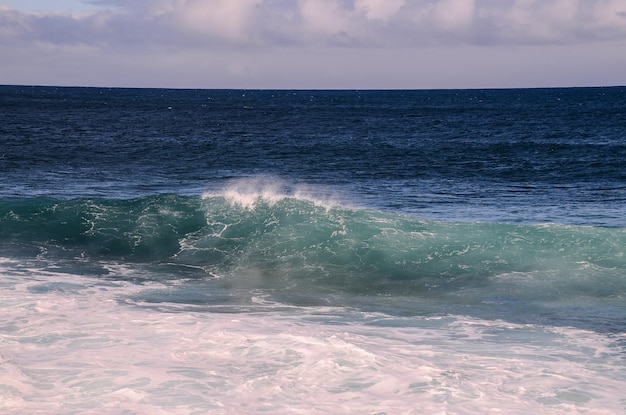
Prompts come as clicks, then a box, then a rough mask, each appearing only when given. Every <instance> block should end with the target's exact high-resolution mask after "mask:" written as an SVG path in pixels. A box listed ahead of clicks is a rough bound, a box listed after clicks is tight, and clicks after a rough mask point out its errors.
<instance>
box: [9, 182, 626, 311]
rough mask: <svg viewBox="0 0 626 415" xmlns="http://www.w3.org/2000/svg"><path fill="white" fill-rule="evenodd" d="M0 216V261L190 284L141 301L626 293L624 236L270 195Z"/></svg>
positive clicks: (55, 207) (45, 204) (32, 207)
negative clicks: (250, 295) (123, 272)
mask: <svg viewBox="0 0 626 415" xmlns="http://www.w3.org/2000/svg"><path fill="white" fill-rule="evenodd" d="M0 203H1V204H0V218H1V219H0V243H1V244H2V248H3V250H4V251H5V252H11V253H12V254H13V255H21V256H23V257H28V256H30V257H36V258H37V259H38V260H44V261H49V262H50V263H52V264H56V265H54V266H56V267H63V269H64V271H65V272H67V269H68V268H70V269H71V268H72V267H75V269H76V270H77V271H76V272H77V273H85V272H87V273H95V274H100V276H102V274H104V275H108V276H109V277H115V276H112V275H110V272H109V271H106V270H105V267H103V268H102V270H101V272H96V271H93V269H92V270H87V271H85V269H84V267H82V265H81V264H84V263H89V264H92V267H93V264H94V263H102V264H104V263H122V264H136V265H137V266H142V267H144V268H145V269H149V272H146V273H145V274H142V275H143V276H142V278H144V279H148V280H153V279H154V280H160V281H164V280H170V281H171V280H180V281H183V280H184V281H187V282H188V283H187V285H185V284H183V286H185V287H187V288H186V289H187V290H189V289H190V288H189V287H190V285H189V284H190V283H189V281H194V284H196V285H193V287H195V288H193V289H192V291H193V290H195V291H196V292H195V293H193V295H191V297H188V298H185V295H181V296H179V297H175V298H174V297H168V298H165V297H162V296H161V297H159V296H156V297H152V298H151V299H150V298H146V299H145V300H147V301H155V302H163V301H172V298H174V301H179V302H188V303H203V302H207V301H214V300H215V299H214V298H213V297H211V295H212V294H214V290H216V287H221V288H224V287H228V288H229V289H232V288H237V287H243V288H245V289H246V290H247V291H250V289H252V290H255V289H256V290H264V292H266V293H274V298H275V299H276V298H278V297H280V301H282V302H298V301H322V300H321V299H322V298H324V301H330V300H329V298H333V297H332V295H329V294H336V295H338V296H340V297H341V298H342V301H345V298H346V296H351V297H352V298H355V297H358V296H366V297H370V298H372V297H385V296H386V295H392V298H393V301H396V305H399V304H400V303H401V301H402V300H399V299H398V297H399V296H400V297H402V296H403V298H405V300H406V301H407V304H409V303H411V302H413V300H411V298H415V297H419V298H421V299H422V300H421V302H420V306H424V304H425V303H427V302H429V301H436V302H437V304H438V306H441V304H442V302H449V303H450V304H452V305H457V306H458V305H460V306H467V305H472V304H502V303H506V304H509V305H515V304H516V303H519V302H520V301H521V302H524V303H525V304H526V303H528V302H529V301H530V302H533V301H535V300H541V301H542V303H543V304H545V303H546V302H548V303H549V302H559V301H563V299H568V300H572V301H578V299H580V298H595V299H607V300H608V301H612V300H615V301H617V300H618V299H619V298H621V297H622V296H623V295H624V293H626V280H625V279H624V275H625V271H626V258H624V251H623V247H624V246H626V232H624V230H623V229H614V228H592V227H576V226H562V225H514V224H498V223H463V222H450V223H448V222H434V221H426V220H421V219H419V218H416V217H412V216H408V215H399V214H390V213H384V212H380V211H376V210H370V209H361V208H354V207H346V206H343V205H339V204H334V203H332V202H329V201H327V200H322V199H316V198H315V197H309V196H307V195H305V194H300V193H298V192H291V193H280V192H277V191H275V190H274V189H269V190H263V191H255V192H251V191H247V190H245V189H244V190H242V189H240V188H239V189H238V188H234V189H228V190H225V191H222V192H218V193H211V194H205V195H203V196H202V197H186V196H174V195H159V196H149V197H143V198H138V199H133V200H107V199H80V200H69V201H58V200H51V199H14V200H3V201H2V202H0ZM146 267H147V268H146ZM134 275H135V277H136V276H137V275H138V274H136V273H135V274H134ZM198 281H204V282H207V281H209V282H212V283H213V284H216V285H197V284H198ZM203 291H204V292H203ZM170 293H171V291H170ZM187 294H191V293H189V292H188V293H187ZM322 294H323V295H322ZM205 296H208V297H205ZM304 297H306V298H307V299H306V300H303V298H304ZM209 298H210V299H209ZM315 299H317V300H315ZM414 305H415V304H413V306H409V308H411V309H412V310H413V311H415V309H414ZM605 305H606V304H605ZM505 308H506V307H505Z"/></svg>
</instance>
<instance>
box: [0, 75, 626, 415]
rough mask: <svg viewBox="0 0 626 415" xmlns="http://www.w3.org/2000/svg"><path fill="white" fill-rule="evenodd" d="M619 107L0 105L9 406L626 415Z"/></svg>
mask: <svg viewBox="0 0 626 415" xmlns="http://www.w3.org/2000/svg"><path fill="white" fill-rule="evenodd" d="M624 160H626V88H625V87H611V88H609V87H607V88H562V89H508V90H506V89H503V90H422V91H369V90H368V91H301V90H293V91H292V90H275V91H271V90H169V89H121V88H79V87H76V88H69V87H58V88H57V87H29V86H0V172H1V174H2V178H3V180H2V182H1V183H0V412H1V413H3V414H7V415H12V414H120V415H121V414H124V415H127V414H151V415H158V414H238V415H240V414H257V413H275V414H372V415H373V414H379V415H380V414H389V415H398V414H429V415H432V414H486V413H506V414H522V413H530V412H535V413H541V414H618V413H626V394H625V393H624V390H625V388H626V349H625V348H626V257H625V252H626V163H625V162H624Z"/></svg>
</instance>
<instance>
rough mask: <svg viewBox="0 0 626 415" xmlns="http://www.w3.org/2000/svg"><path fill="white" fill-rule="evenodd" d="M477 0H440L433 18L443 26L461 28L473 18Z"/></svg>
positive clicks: (445, 27) (453, 29)
mask: <svg viewBox="0 0 626 415" xmlns="http://www.w3.org/2000/svg"><path fill="white" fill-rule="evenodd" d="M474 8H475V0H439V1H438V2H437V3H436V4H435V6H434V8H433V12H432V16H433V19H434V20H435V22H436V23H437V24H438V25H440V26H441V27H442V28H444V29H447V30H452V31H456V30H460V29H463V28H465V27H466V26H468V25H469V24H470V23H471V22H472V19H473V16H474Z"/></svg>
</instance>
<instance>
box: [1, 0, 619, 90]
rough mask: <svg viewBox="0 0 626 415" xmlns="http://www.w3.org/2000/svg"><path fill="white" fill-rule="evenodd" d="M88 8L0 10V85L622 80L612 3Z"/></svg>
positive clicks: (424, 0) (313, 2)
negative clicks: (75, 9) (67, 9)
mask: <svg viewBox="0 0 626 415" xmlns="http://www.w3.org/2000/svg"><path fill="white" fill-rule="evenodd" d="M1 1H2V0H0V2H1ZM85 1H87V0H85ZM88 2H89V3H92V4H94V5H96V6H98V7H95V8H93V9H90V10H88V11H83V12H81V13H59V12H56V13H43V12H38V13H34V12H23V11H18V10H15V9H11V8H9V7H6V6H1V5H0V56H2V59H0V83H23V84H32V83H44V84H54V85H116V86H171V87H194V86H200V87H238V88H239V87H243V88H246V87H256V88H258V87H272V86H273V87H302V88H313V87H322V88H323V87H328V88H337V87H343V88H358V87H379V88H400V87H408V88H432V87H484V86H489V87H504V86H507V82H509V84H508V85H513V86H519V85H527V86H549V85H591V84H604V85H606V84H624V83H625V82H626V78H624V76H625V75H624V70H623V68H624V67H625V65H626V56H625V55H624V54H623V50H624V47H626V2H625V1H624V0H90V1H88ZM595 79H598V80H597V81H595ZM507 80H509V81H507Z"/></svg>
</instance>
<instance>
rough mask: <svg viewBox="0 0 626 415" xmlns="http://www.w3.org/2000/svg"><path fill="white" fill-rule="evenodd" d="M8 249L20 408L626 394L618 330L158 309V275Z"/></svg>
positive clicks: (5, 283)
mask: <svg viewBox="0 0 626 415" xmlns="http://www.w3.org/2000/svg"><path fill="white" fill-rule="evenodd" d="M1 264H2V267H1V268H2V269H1V270H0V286H2V288H3V289H2V290H1V291H0V308H1V310H0V311H1V316H2V317H0V322H1V324H0V343H1V348H0V350H1V352H0V354H1V357H0V412H2V413H3V414H7V415H12V414H15V415H17V414H24V413H29V414H84V413H90V414H128V413H137V414H139V413H142V414H143V413H150V414H205V413H214V414H251V413H258V412H268V411H269V412H271V413H289V414H327V413H333V414H353V413H380V414H383V413H386V414H444V413H449V414H452V413H477V414H478V413H486V412H488V411H490V410H491V411H493V412H501V413H521V412H536V413H542V414H561V413H568V414H583V413H594V414H615V413H621V412H623V411H624V410H626V402H625V401H624V399H623V394H622V392H623V385H624V382H625V381H626V371H625V370H624V369H625V361H624V357H625V355H624V354H623V351H622V350H621V349H620V348H619V347H618V345H617V344H616V342H617V341H619V340H620V337H619V336H618V337H615V336H607V335H602V334H598V333H596V332H593V331H586V330H581V329H574V328H569V327H558V328H555V327H549V326H542V325H538V324H512V323H509V322H504V321H501V320H494V321H490V320H482V319H476V318H468V317H464V316H458V315H450V316H439V317H413V318H399V317H392V316H388V315H385V314H383V313H371V314H368V313H364V312H359V311H357V310H350V309H344V308H338V307H334V308H333V307H330V308H329V307H326V308H320V307H310V308H307V307H290V308H289V310H288V312H287V311H280V310H279V311H277V309H276V308H273V306H268V308H267V310H268V311H265V312H264V311H263V305H264V303H263V301H260V302H259V304H258V305H259V308H258V309H257V311H256V312H252V313H250V312H248V313H223V312H221V313H211V312H193V311H189V310H186V311H185V312H184V313H179V312H173V311H174V310H175V307H172V308H169V309H168V308H167V307H165V308H164V309H163V310H167V311H159V309H157V308H155V307H152V306H150V305H148V306H144V305H142V304H141V303H136V302H133V301H132V299H131V298H132V296H133V295H137V294H139V293H141V292H142V291H143V290H146V289H150V288H155V286H157V285H158V284H156V283H150V284H147V285H146V284H142V285H136V284H132V283H130V282H127V281H126V280H119V281H115V279H109V280H106V281H102V280H98V279H94V278H87V277H81V276H77V275H69V274H64V273H60V272H50V271H44V270H38V269H30V268H28V267H24V266H21V265H20V264H18V263H16V262H15V261H13V260H8V259H7V260H3V261H2V263H1ZM111 272H112V273H117V274H124V273H125V272H132V270H131V271H129V270H128V269H125V268H123V267H121V268H120V267H118V268H111ZM622 340H623V339H622Z"/></svg>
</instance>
